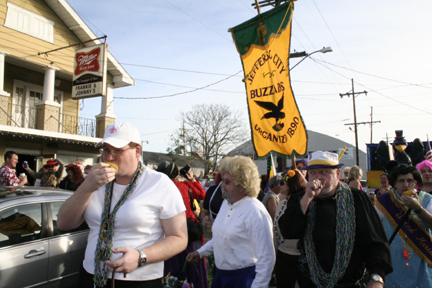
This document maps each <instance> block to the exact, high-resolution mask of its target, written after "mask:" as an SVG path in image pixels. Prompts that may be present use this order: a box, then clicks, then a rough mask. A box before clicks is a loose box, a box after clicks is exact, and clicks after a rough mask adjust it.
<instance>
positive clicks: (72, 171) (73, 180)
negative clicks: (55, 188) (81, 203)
mask: <svg viewBox="0 0 432 288" xmlns="http://www.w3.org/2000/svg"><path fill="white" fill-rule="evenodd" d="M66 172H67V174H68V175H67V177H65V178H64V179H63V180H62V181H61V182H60V184H59V188H61V189H65V190H70V191H75V190H76V189H77V188H78V187H79V186H80V185H81V183H82V182H84V175H83V173H82V171H81V168H80V167H79V166H78V165H74V164H69V165H68V166H66Z"/></svg>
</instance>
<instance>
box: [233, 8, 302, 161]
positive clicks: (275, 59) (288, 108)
mask: <svg viewBox="0 0 432 288" xmlns="http://www.w3.org/2000/svg"><path fill="white" fill-rule="evenodd" d="M293 10H294V4H293V2H286V3H284V4H283V5H280V6H278V7H276V8H274V9H272V10H269V11H267V12H265V13H263V14H260V15H258V16H256V17H254V18H252V19H250V20H248V21H246V22H244V23H242V24H240V25H237V26H236V27H233V28H231V29H230V30H229V31H230V32H231V33H232V36H233V38H234V42H235V45H236V47H237V51H238V52H239V54H240V58H241V60H242V64H243V70H244V76H245V77H244V79H243V81H244V82H245V86H246V91H247V102H248V108H249V120H250V125H251V130H252V141H253V144H254V148H255V151H256V153H257V155H258V156H259V157H264V156H266V155H267V154H268V153H270V152H271V151H274V152H277V153H280V154H283V155H297V156H304V155H305V154H306V152H307V140H308V139H307V133H306V128H305V125H304V123H303V119H302V117H301V115H300V112H299V110H298V107H297V103H296V101H295V98H294V94H293V92H292V89H291V83H290V74H289V49H290V42H291V17H292V13H293Z"/></svg>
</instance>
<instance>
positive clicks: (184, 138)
mask: <svg viewBox="0 0 432 288" xmlns="http://www.w3.org/2000/svg"><path fill="white" fill-rule="evenodd" d="M183 156H186V131H185V126H184V121H183Z"/></svg>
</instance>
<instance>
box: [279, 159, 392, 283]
mask: <svg viewBox="0 0 432 288" xmlns="http://www.w3.org/2000/svg"><path fill="white" fill-rule="evenodd" d="M341 166H342V164H339V160H338V155H337V154H335V153H331V152H322V151H316V152H314V153H312V154H310V155H309V161H308V166H307V167H305V168H303V169H306V170H308V175H309V182H308V184H307V186H306V191H305V192H304V193H300V195H299V196H297V197H291V199H290V200H289V202H288V205H287V209H286V212H285V213H284V215H282V216H281V217H280V219H279V227H280V229H281V232H282V235H283V236H284V238H285V239H300V241H299V246H300V250H301V257H300V262H299V265H301V270H302V273H303V277H304V278H305V279H304V280H305V281H303V282H304V283H305V284H304V285H302V288H303V287H308V288H309V287H360V285H361V282H365V283H367V287H368V288H382V287H383V286H384V278H385V275H387V274H388V273H390V272H392V271H393V268H392V265H391V256H390V250H389V245H388V241H387V238H386V235H385V233H384V230H383V227H382V224H381V221H380V219H379V218H378V215H377V213H376V211H375V209H374V207H373V205H372V203H371V201H370V200H369V199H368V197H367V195H366V194H365V193H364V192H362V191H360V190H357V189H351V188H349V187H348V186H347V185H346V184H345V183H342V182H340V181H339V176H340V172H341V170H340V167H341ZM365 268H366V270H367V271H368V272H369V275H370V277H369V278H368V279H365V278H366V277H365V276H364V272H365Z"/></svg>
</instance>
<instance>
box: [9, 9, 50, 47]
mask: <svg viewBox="0 0 432 288" xmlns="http://www.w3.org/2000/svg"><path fill="white" fill-rule="evenodd" d="M7 6H8V10H7V13H6V21H5V24H4V26H5V27H8V28H11V29H14V30H17V31H20V32H22V33H25V34H27V35H30V36H33V37H36V38H39V39H42V40H45V41H48V42H51V43H54V24H55V22H54V21H52V20H50V19H47V18H45V17H43V16H41V15H38V14H36V13H34V12H31V11H29V10H27V9H24V8H22V7H20V6H18V5H15V4H13V3H10V2H8V3H7Z"/></svg>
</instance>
